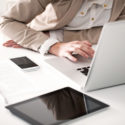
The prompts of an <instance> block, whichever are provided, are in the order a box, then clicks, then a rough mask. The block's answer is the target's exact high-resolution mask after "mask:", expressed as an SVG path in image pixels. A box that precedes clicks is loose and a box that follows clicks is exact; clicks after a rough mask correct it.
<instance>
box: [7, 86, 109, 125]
mask: <svg viewBox="0 0 125 125" xmlns="http://www.w3.org/2000/svg"><path fill="white" fill-rule="evenodd" d="M106 107H108V105H107V104H104V103H102V102H100V101H98V100H96V99H93V98H91V97H89V96H87V95H85V94H83V93H81V92H78V91H76V90H74V89H71V88H69V87H67V88H63V89H60V90H57V91H54V92H51V93H48V94H45V95H42V96H39V97H36V98H33V99H30V100H27V101H24V102H21V103H18V104H14V105H11V106H8V107H7V108H8V109H9V110H10V111H11V112H13V113H14V114H15V115H16V116H18V117H20V118H22V119H23V120H26V121H27V122H29V123H31V124H32V125H59V124H61V123H64V122H67V121H70V120H72V119H76V118H78V117H81V116H84V115H87V114H89V113H92V112H95V111H97V110H100V109H103V108H106Z"/></svg>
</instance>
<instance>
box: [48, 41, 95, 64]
mask: <svg viewBox="0 0 125 125" xmlns="http://www.w3.org/2000/svg"><path fill="white" fill-rule="evenodd" d="M49 53H51V54H53V55H56V56H59V57H66V58H68V59H69V60H71V61H73V62H76V61H77V58H75V57H74V56H73V55H72V53H76V54H79V55H81V56H83V57H85V58H89V57H93V55H94V50H93V49H92V44H91V43H90V42H88V41H72V42H58V43H56V44H54V45H53V46H52V47H51V48H50V50H49Z"/></svg>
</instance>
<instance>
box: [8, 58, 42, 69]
mask: <svg viewBox="0 0 125 125" xmlns="http://www.w3.org/2000/svg"><path fill="white" fill-rule="evenodd" d="M10 60H11V61H12V62H13V63H15V64H16V65H17V66H18V67H19V68H21V69H22V70H24V71H32V70H37V69H39V68H40V66H39V65H37V64H36V63H35V62H33V61H32V60H31V59H29V58H28V57H26V56H23V57H17V58H11V59H10Z"/></svg>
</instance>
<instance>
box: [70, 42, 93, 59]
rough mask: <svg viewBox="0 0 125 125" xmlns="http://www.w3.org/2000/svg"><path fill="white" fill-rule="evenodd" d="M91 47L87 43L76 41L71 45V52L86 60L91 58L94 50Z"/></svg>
mask: <svg viewBox="0 0 125 125" xmlns="http://www.w3.org/2000/svg"><path fill="white" fill-rule="evenodd" d="M91 46H92V45H91V43H89V42H87V41H77V42H74V43H73V44H72V51H73V52H75V53H77V54H79V55H81V56H83V57H86V58H88V57H93V55H94V50H93V48H92V47H91Z"/></svg>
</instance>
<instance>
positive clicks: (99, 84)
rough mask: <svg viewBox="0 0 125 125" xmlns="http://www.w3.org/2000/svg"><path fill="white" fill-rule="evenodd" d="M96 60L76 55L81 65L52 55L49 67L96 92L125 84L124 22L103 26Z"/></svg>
mask: <svg viewBox="0 0 125 125" xmlns="http://www.w3.org/2000/svg"><path fill="white" fill-rule="evenodd" d="M95 51H96V52H95V55H94V57H93V59H90V58H89V59H85V58H83V57H81V56H79V55H76V56H77V58H78V62H76V63H74V62H71V61H70V60H68V59H66V58H61V57H56V56H50V57H47V58H45V62H46V64H47V65H48V66H49V67H51V68H52V69H53V70H55V71H58V74H61V77H62V78H65V79H66V80H68V81H69V82H74V83H75V84H78V85H80V87H81V88H82V89H84V91H93V90H98V89H103V88H107V87H111V86H116V85H120V84H123V83H125V66H124V64H125V56H124V54H125V21H118V22H111V23H107V24H105V25H104V27H103V29H102V32H101V35H100V38H99V41H98V45H97V46H96V48H95Z"/></svg>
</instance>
